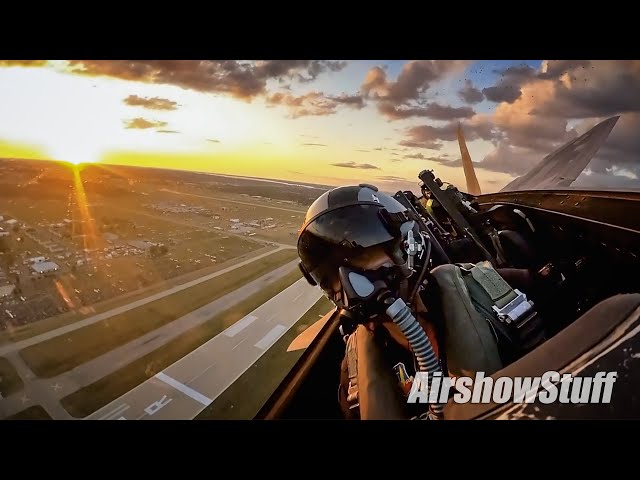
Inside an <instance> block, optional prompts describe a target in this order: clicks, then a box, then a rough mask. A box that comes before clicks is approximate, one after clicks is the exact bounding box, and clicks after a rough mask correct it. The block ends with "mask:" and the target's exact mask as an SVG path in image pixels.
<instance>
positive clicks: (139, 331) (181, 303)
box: [20, 250, 296, 378]
mask: <svg viewBox="0 0 640 480" xmlns="http://www.w3.org/2000/svg"><path fill="white" fill-rule="evenodd" d="M295 257H296V252H295V251H294V250H280V251H278V252H275V253H274V254H273V255H270V256H268V257H265V258H264V259H261V260H259V261H257V262H256V264H255V265H252V266H251V268H238V269H236V270H233V271H231V272H228V273H225V274H223V275H221V276H219V277H215V278H213V279H211V280H208V281H206V282H203V283H200V284H198V285H195V286H193V287H191V288H188V289H186V290H182V291H180V292H176V293H174V294H172V295H168V296H166V297H164V298H162V299H160V300H157V301H155V302H152V303H148V304H146V305H142V306H140V307H137V308H134V309H132V310H129V311H127V312H123V313H121V314H119V315H115V316H113V317H110V318H108V319H105V320H102V321H100V322H97V323H94V324H92V325H88V326H86V327H82V328H79V329H77V330H74V331H73V332H70V333H68V334H65V335H60V336H58V337H55V338H52V339H50V340H47V341H44V342H41V343H38V344H35V345H31V346H29V347H27V348H25V349H23V350H21V351H20V355H22V358H23V359H24V361H25V362H26V363H27V365H29V367H30V368H31V370H33V372H34V373H35V374H36V375H37V376H39V377H44V378H50V377H53V376H56V375H59V374H61V373H64V372H66V371H68V370H70V369H72V368H75V367H77V366H78V365H82V364H83V363H85V362H87V361H89V360H91V359H93V358H96V357H98V356H100V355H102V354H104V353H106V352H108V351H110V350H113V349H114V348H116V347H118V346H120V345H123V344H125V343H127V342H129V341H131V340H133V339H135V338H138V337H139V336H141V335H144V334H145V333H147V332H150V331H152V330H155V329H157V328H159V327H161V326H163V325H166V324H167V323H169V322H172V321H173V320H175V319H176V318H179V317H181V316H182V315H185V314H187V313H189V312H191V311H193V310H195V309H197V308H199V307H201V306H203V305H205V304H207V303H209V302H212V301H214V300H216V299H217V298H220V297H222V296H223V295H225V294H227V293H229V292H232V291H233V290H235V289H237V288H239V287H241V286H242V285H245V284H246V283H247V282H250V281H252V280H254V279H256V278H258V277H260V276H262V275H264V274H266V273H268V272H270V271H272V270H273V269H275V268H276V267H278V266H280V265H284V264H285V263H287V262H289V261H291V260H293V259H294V258H295Z"/></svg>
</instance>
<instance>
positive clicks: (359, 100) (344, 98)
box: [327, 93, 365, 110]
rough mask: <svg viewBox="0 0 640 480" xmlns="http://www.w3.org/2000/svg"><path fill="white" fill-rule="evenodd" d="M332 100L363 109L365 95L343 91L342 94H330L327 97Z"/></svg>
mask: <svg viewBox="0 0 640 480" xmlns="http://www.w3.org/2000/svg"><path fill="white" fill-rule="evenodd" d="M327 98H329V99H330V100H333V101H334V102H336V103H340V104H342V105H348V106H350V107H352V108H356V109H358V110H359V109H361V108H364V105H365V103H364V97H363V96H362V95H359V94H357V93H356V94H353V95H349V94H346V93H343V94H342V95H338V96H333V97H332V96H329V97H327Z"/></svg>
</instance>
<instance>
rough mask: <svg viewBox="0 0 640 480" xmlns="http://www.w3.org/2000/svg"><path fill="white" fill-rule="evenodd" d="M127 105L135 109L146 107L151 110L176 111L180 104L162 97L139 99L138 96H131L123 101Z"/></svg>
mask: <svg viewBox="0 0 640 480" xmlns="http://www.w3.org/2000/svg"><path fill="white" fill-rule="evenodd" d="M123 102H124V103H126V104H127V105H131V106H133V107H144V108H148V109H149V110H175V109H177V108H178V104H177V103H176V102H173V101H171V100H168V99H166V98H160V97H153V98H149V97H139V96H138V95H129V96H128V97H127V98H125V99H124V100H123Z"/></svg>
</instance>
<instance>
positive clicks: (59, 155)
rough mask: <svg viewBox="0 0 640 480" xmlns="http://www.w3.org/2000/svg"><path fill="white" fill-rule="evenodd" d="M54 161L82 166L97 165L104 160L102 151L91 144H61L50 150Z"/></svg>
mask: <svg viewBox="0 0 640 480" xmlns="http://www.w3.org/2000/svg"><path fill="white" fill-rule="evenodd" d="M49 152H50V156H51V159H52V160H59V161H61V162H67V163H71V164H73V165H80V164H81V163H95V162H99V161H100V159H101V158H102V152H101V151H100V149H98V148H96V147H94V146H93V145H91V144H75V145H71V144H61V145H58V146H56V147H55V148H50V149H49Z"/></svg>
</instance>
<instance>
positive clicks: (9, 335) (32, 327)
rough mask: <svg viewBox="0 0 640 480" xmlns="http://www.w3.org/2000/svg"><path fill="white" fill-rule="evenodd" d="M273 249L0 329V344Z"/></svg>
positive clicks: (132, 299) (31, 335) (66, 323)
mask: <svg viewBox="0 0 640 480" xmlns="http://www.w3.org/2000/svg"><path fill="white" fill-rule="evenodd" d="M273 249H274V247H264V248H262V249H260V250H256V251H253V252H250V253H247V254H245V255H241V256H239V257H236V258H234V259H232V260H229V261H226V262H224V263H220V264H216V265H213V266H211V267H207V268H202V269H200V270H197V271H193V272H189V273H186V274H184V275H181V276H179V277H174V278H171V279H168V280H164V281H162V282H159V283H156V284H154V285H151V286H149V287H146V288H143V289H140V290H136V291H134V292H130V293H127V294H124V295H120V296H118V297H116V298H111V299H109V300H105V301H103V302H99V303H95V304H93V305H91V310H90V313H86V314H83V313H81V312H80V311H79V310H75V311H72V312H67V313H63V314H60V315H56V316H54V317H49V318H46V319H44V320H40V321H38V322H34V323H30V324H27V325H23V326H20V327H16V328H13V329H11V330H10V331H4V332H0V345H2V344H4V343H9V342H18V341H20V340H24V339H26V338H30V337H33V336H36V335H40V334H41V333H45V332H48V331H49V330H54V329H56V328H60V327H62V326H64V325H68V324H70V323H73V322H75V321H78V320H81V319H83V318H86V317H88V316H91V315H95V314H97V313H101V312H106V311H107V310H111V309H113V308H117V307H119V306H121V305H124V304H127V303H130V302H134V301H136V300H139V299H141V298H144V297H148V296H149V295H153V294H155V293H158V292H161V291H163V290H167V289H169V288H171V287H173V286H175V285H180V284H183V283H187V282H190V281H191V280H195V279H196V278H199V277H202V276H205V275H209V274H210V273H213V272H216V271H218V270H223V269H225V268H228V267H231V266H233V265H235V264H237V263H240V262H242V261H244V260H247V259H249V258H252V257H254V256H257V255H260V254H262V253H265V252H267V251H269V250H273ZM260 261H262V260H260Z"/></svg>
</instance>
